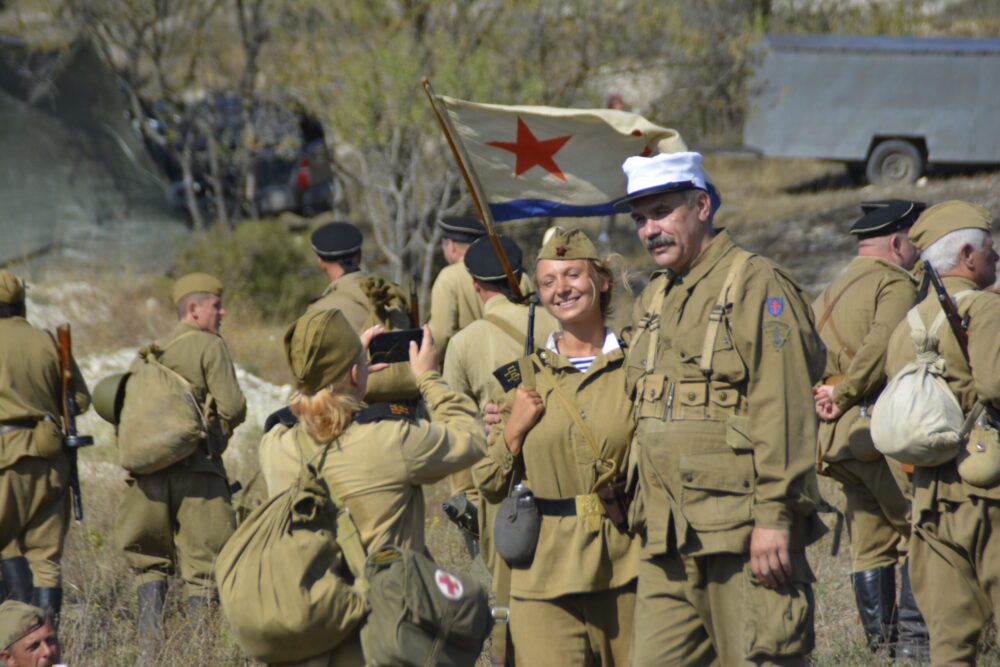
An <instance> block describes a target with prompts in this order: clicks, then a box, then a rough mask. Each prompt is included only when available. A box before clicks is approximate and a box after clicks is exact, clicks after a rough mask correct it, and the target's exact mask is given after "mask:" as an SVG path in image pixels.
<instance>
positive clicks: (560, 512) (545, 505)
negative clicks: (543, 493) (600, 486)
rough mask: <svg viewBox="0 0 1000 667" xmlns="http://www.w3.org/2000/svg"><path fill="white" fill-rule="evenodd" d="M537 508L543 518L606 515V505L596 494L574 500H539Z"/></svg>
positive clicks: (536, 504)
mask: <svg viewBox="0 0 1000 667" xmlns="http://www.w3.org/2000/svg"><path fill="white" fill-rule="evenodd" d="M535 506H536V507H538V513H539V514H541V515H543V516H592V515H600V514H606V513H607V512H606V511H605V509H604V503H602V502H601V499H600V498H598V497H597V494H596V493H587V494H584V495H582V496H576V497H574V498H557V499H550V498H538V497H537V496H536V497H535Z"/></svg>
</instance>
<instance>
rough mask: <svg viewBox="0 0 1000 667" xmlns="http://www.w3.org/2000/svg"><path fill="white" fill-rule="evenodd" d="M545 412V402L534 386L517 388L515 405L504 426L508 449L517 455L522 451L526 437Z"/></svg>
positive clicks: (505, 442)
mask: <svg viewBox="0 0 1000 667" xmlns="http://www.w3.org/2000/svg"><path fill="white" fill-rule="evenodd" d="M543 412H545V403H543V402H542V397H541V396H540V395H539V394H538V391H537V390H536V389H535V388H534V387H526V386H525V385H521V386H520V387H518V388H517V391H516V392H515V393H514V406H513V407H512V408H511V410H510V416H509V417H508V418H507V423H506V424H505V425H504V427H503V440H504V444H506V445H507V451H509V452H510V453H511V454H512V455H514V456H517V454H518V452H520V451H521V445H523V444H524V437H525V436H526V435H528V431H530V430H531V429H532V427H533V426H534V425H535V424H537V423H538V419H539V418H540V417H541V416H542V413H543Z"/></svg>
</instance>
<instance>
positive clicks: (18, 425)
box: [0, 419, 38, 435]
mask: <svg viewBox="0 0 1000 667" xmlns="http://www.w3.org/2000/svg"><path fill="white" fill-rule="evenodd" d="M37 424H38V420H37V419H34V420H32V419H24V420H19V421H9V422H4V423H3V424H0V435H3V434H4V433H10V432H11V431H22V430H26V429H33V428H35V426H36V425H37Z"/></svg>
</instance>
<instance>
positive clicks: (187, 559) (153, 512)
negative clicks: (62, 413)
mask: <svg viewBox="0 0 1000 667" xmlns="http://www.w3.org/2000/svg"><path fill="white" fill-rule="evenodd" d="M188 332H193V333H191V334H190V335H185V334H188ZM182 335H184V338H183V339H182V340H178V341H177V343H176V344H174V345H170V346H169V347H168V348H167V349H166V350H165V351H164V352H163V355H162V356H161V357H160V360H161V361H162V362H163V364H164V365H165V366H167V367H168V368H171V369H173V370H175V371H177V372H178V373H179V374H180V375H182V376H183V377H184V378H185V379H187V381H188V382H190V383H191V389H192V392H193V393H194V394H195V396H196V397H197V398H198V399H199V401H204V399H205V397H206V396H207V395H208V394H211V395H212V397H213V398H214V399H215V414H214V416H213V418H212V419H211V420H210V422H209V434H210V435H209V439H208V440H207V441H206V442H204V443H203V444H201V445H199V447H198V449H197V450H196V451H195V453H194V454H192V455H191V456H189V457H188V458H187V459H185V460H183V461H181V462H179V463H175V464H174V465H172V466H170V467H168V468H165V469H163V470H160V471H158V472H155V473H152V474H149V475H138V474H134V473H133V474H130V475H129V477H128V479H127V480H126V481H127V484H128V487H127V488H126V490H125V494H124V495H123V497H122V502H121V505H120V506H119V508H118V514H117V516H116V517H115V535H116V541H117V544H118V546H119V548H121V549H123V550H124V551H125V559H126V561H127V562H128V564H129V566H130V568H131V569H132V571H133V572H134V573H135V576H136V585H142V584H144V583H147V582H150V581H162V580H165V579H166V577H167V576H169V575H170V574H172V573H173V571H174V567H173V566H174V563H175V562H176V564H177V570H178V571H179V574H180V576H181V578H182V579H183V580H184V586H185V592H186V594H187V595H188V596H192V595H199V596H205V597H211V596H213V595H214V592H215V584H214V580H213V574H212V568H213V565H214V563H215V557H216V555H218V553H219V551H220V550H221V549H222V545H223V544H225V542H226V540H227V539H228V538H229V536H230V535H231V534H232V533H233V530H235V528H236V517H235V514H234V513H233V508H232V503H231V498H230V494H229V488H228V481H227V479H226V470H225V467H224V466H223V464H222V452H223V451H225V448H226V445H227V444H228V441H229V436H230V435H231V434H232V431H233V429H235V428H236V427H237V426H238V425H239V424H241V423H242V422H243V419H244V417H245V416H246V400H245V398H244V396H243V392H242V391H241V390H240V387H239V383H238V382H237V381H236V371H235V369H234V367H233V361H232V358H231V357H230V355H229V348H228V347H227V346H226V343H225V341H223V340H222V338H221V337H220V336H218V335H216V334H211V333H207V332H204V331H201V330H200V329H198V327H197V326H195V325H193V324H190V323H187V322H178V324H177V326H176V327H174V329H173V331H171V332H170V334H168V335H167V336H165V337H163V338H161V339H159V340H157V341H156V344H157V345H158V346H159V347H161V348H163V347H166V346H167V345H168V344H169V343H170V342H171V341H173V340H174V339H176V338H179V337H180V336H182Z"/></svg>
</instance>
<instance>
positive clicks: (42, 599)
mask: <svg viewBox="0 0 1000 667" xmlns="http://www.w3.org/2000/svg"><path fill="white" fill-rule="evenodd" d="M62 594H63V590H62V589H61V588H51V587H47V586H45V587H42V588H36V589H35V590H34V592H33V593H32V596H31V604H33V605H35V606H36V607H38V608H40V609H44V610H45V613H46V614H48V616H49V617H50V618H51V619H52V627H53V628H55V629H57V630H58V629H59V613H60V612H61V611H62Z"/></svg>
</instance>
